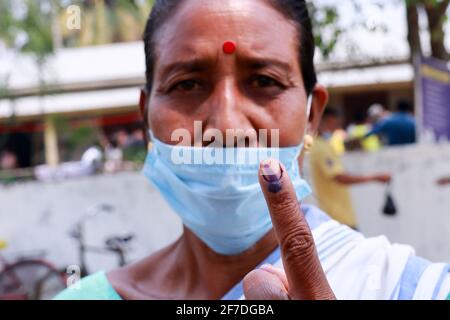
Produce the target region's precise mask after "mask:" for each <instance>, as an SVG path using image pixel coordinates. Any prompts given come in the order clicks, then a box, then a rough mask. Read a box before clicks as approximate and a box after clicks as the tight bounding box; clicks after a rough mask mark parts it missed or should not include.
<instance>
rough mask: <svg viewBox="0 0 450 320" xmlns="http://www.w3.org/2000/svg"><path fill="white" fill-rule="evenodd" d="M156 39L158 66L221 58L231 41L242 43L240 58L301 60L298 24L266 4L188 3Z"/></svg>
mask: <svg viewBox="0 0 450 320" xmlns="http://www.w3.org/2000/svg"><path fill="white" fill-rule="evenodd" d="M155 40H156V48H155V49H156V54H157V55H156V56H157V60H156V67H157V65H158V62H160V61H162V60H164V63H172V62H175V61H177V60H179V59H180V58H181V57H182V56H190V57H192V56H195V55H199V56H203V55H209V56H217V55H218V54H220V51H221V50H222V44H223V43H224V42H225V41H228V40H231V41H235V42H236V43H237V46H238V51H237V54H238V55H243V56H251V57H258V56H260V57H265V58H277V59H282V60H285V61H286V62H290V63H296V62H297V58H298V35H297V30H296V27H295V25H294V23H293V22H291V21H290V20H288V19H287V18H286V17H285V16H284V15H283V14H282V13H281V12H279V11H278V10H276V9H275V8H273V7H272V6H271V5H270V4H269V3H268V2H267V1H264V0H185V1H183V3H182V4H181V5H180V7H179V8H178V9H177V11H176V12H175V14H173V15H172V16H171V17H170V18H169V19H168V20H167V21H166V22H165V24H164V25H163V26H162V27H161V29H160V30H159V31H158V33H157V34H156V35H155ZM199 58H200V57H199Z"/></svg>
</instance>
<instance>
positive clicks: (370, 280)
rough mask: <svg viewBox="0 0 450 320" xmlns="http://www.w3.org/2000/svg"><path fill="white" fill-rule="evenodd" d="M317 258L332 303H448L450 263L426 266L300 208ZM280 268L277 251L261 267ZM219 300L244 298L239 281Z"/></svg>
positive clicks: (380, 240)
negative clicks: (364, 301) (325, 277)
mask: <svg viewBox="0 0 450 320" xmlns="http://www.w3.org/2000/svg"><path fill="white" fill-rule="evenodd" d="M302 209H303V212H304V213H305V217H306V219H307V221H308V224H309V226H310V228H311V231H312V234H313V237H314V240H315V243H316V248H317V252H318V254H319V259H320V261H321V264H322V267H323V270H324V271H325V274H326V276H327V279H328V281H329V283H330V286H331V288H332V289H333V291H334V293H335V295H336V297H337V299H376V300H410V299H426V300H429V299H447V298H448V297H450V296H449V293H450V264H448V263H431V262H429V261H427V260H425V259H422V258H419V257H417V256H416V255H415V252H414V249H413V248H412V247H410V246H406V245H400V244H391V243H390V242H389V241H388V240H387V239H386V237H385V236H379V237H374V238H365V237H364V236H363V235H362V234H361V233H359V232H357V231H354V230H353V229H351V228H349V227H347V226H345V225H342V224H339V223H338V222H336V221H334V220H331V219H330V218H329V217H328V216H327V215H326V214H325V213H323V212H322V211H320V210H319V209H317V208H315V207H313V206H302ZM265 263H269V264H272V265H274V266H275V267H278V268H283V265H282V261H281V256H280V250H279V248H277V249H276V250H275V251H274V252H273V253H272V254H270V255H269V256H268V257H267V258H266V259H265V260H264V261H263V262H262V263H261V265H262V264H265ZM223 299H224V300H238V299H244V295H243V290H242V281H241V282H240V283H238V284H237V285H236V286H235V287H234V288H233V289H231V290H230V291H229V292H228V293H227V294H226V295H225V296H224V297H223Z"/></svg>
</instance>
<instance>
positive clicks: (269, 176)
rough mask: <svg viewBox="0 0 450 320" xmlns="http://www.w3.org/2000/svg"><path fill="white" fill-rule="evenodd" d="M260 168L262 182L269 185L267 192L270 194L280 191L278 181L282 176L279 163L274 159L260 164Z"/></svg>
mask: <svg viewBox="0 0 450 320" xmlns="http://www.w3.org/2000/svg"><path fill="white" fill-rule="evenodd" d="M260 168H261V174H262V176H263V178H264V180H265V181H267V182H268V183H269V184H268V186H267V190H268V191H269V192H271V193H277V192H279V191H280V190H281V183H280V179H281V177H282V176H283V171H282V169H281V167H280V163H279V162H278V161H277V160H275V159H267V160H264V161H262V162H261V165H260Z"/></svg>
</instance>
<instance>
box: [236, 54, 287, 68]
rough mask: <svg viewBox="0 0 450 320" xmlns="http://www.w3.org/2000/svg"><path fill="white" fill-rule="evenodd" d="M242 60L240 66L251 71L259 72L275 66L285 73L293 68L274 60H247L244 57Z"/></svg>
mask: <svg viewBox="0 0 450 320" xmlns="http://www.w3.org/2000/svg"><path fill="white" fill-rule="evenodd" d="M239 60H240V62H239V63H240V64H242V65H245V66H246V67H247V68H249V69H254V70H259V69H264V68H267V67H271V66H275V67H277V68H279V69H281V70H283V71H284V72H290V71H292V66H291V65H290V64H289V63H287V62H284V61H281V60H278V59H273V58H246V57H243V58H241V59H239Z"/></svg>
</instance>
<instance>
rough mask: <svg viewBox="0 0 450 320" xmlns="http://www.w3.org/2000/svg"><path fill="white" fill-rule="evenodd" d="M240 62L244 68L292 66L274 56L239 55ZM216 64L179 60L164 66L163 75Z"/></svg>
mask: <svg viewBox="0 0 450 320" xmlns="http://www.w3.org/2000/svg"><path fill="white" fill-rule="evenodd" d="M238 64H239V65H240V66H242V67H243V68H247V69H253V70H260V69H264V68H267V67H271V66H275V67H277V68H279V69H281V70H282V71H284V72H287V73H288V72H291V71H292V67H291V65H290V64H289V63H287V62H284V61H281V60H278V59H273V58H257V57H238ZM213 65H214V61H212V60H210V59H192V60H186V61H178V62H174V63H170V64H167V65H166V66H163V68H162V71H161V77H162V78H163V79H164V78H165V77H167V76H168V75H169V74H172V73H174V72H179V71H183V72H188V73H194V72H204V71H206V70H208V69H209V68H211V67H212V66H213Z"/></svg>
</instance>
